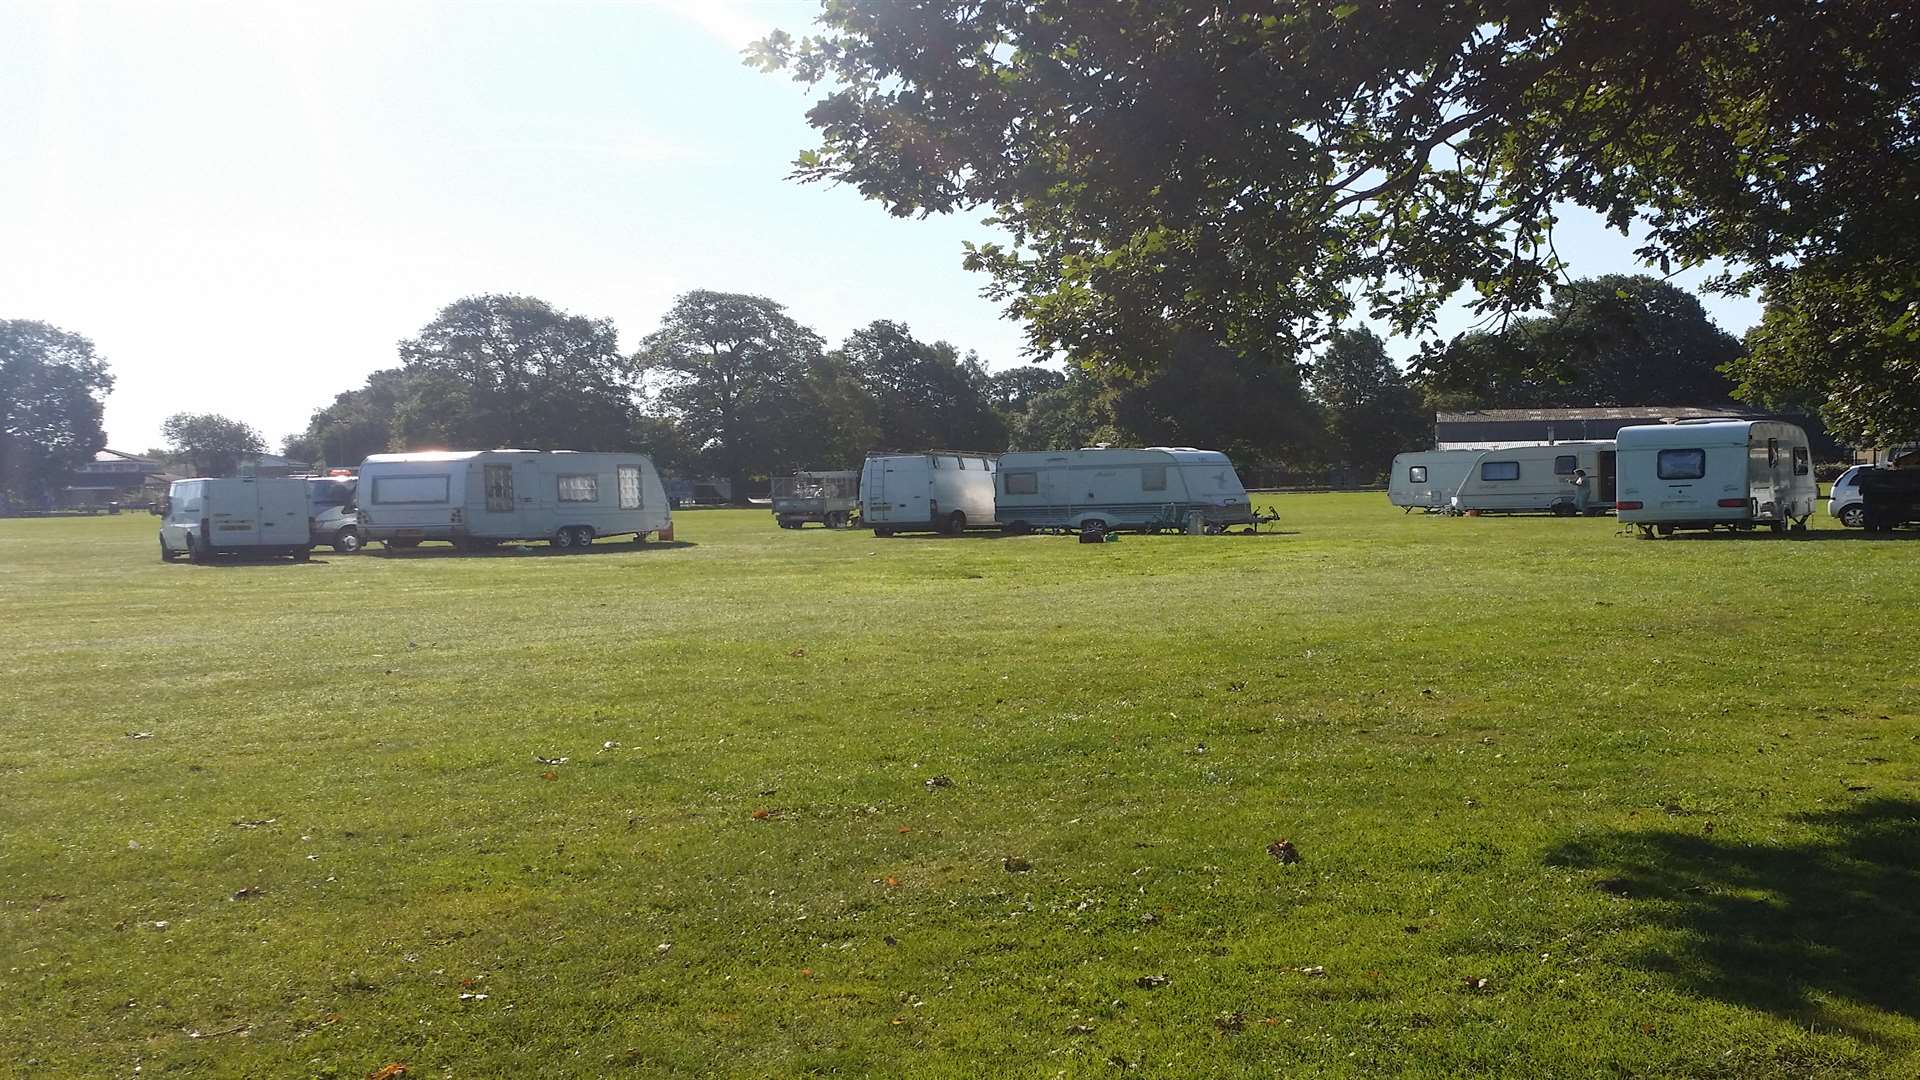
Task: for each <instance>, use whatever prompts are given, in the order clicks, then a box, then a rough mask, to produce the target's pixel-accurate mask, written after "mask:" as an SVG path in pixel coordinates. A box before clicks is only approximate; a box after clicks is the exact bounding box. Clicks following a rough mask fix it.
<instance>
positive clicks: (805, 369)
mask: <svg viewBox="0 0 1920 1080" xmlns="http://www.w3.org/2000/svg"><path fill="white" fill-rule="evenodd" d="M825 349H826V342H825V341H824V340H823V339H822V338H821V337H820V335H819V334H816V333H814V332H813V331H812V330H810V329H808V328H807V327H804V326H802V325H800V324H799V323H798V322H795V321H794V319H793V317H792V316H790V315H788V314H787V313H786V309H785V308H784V307H782V306H781V305H780V304H777V303H775V302H774V301H772V300H769V299H767V298H766V297H764V296H749V295H745V294H742V293H721V292H712V291H708V290H704V289H701V290H695V291H693V292H689V293H686V294H684V295H682V296H681V297H680V298H679V299H678V300H676V301H675V302H674V305H673V308H672V310H670V311H668V312H667V315H666V317H665V318H664V319H662V320H661V325H660V329H658V330H656V331H654V332H653V333H652V334H649V335H648V336H647V338H646V340H645V341H643V342H642V343H641V346H640V351H639V353H638V354H637V356H636V360H637V362H638V363H639V365H640V367H641V368H642V369H643V370H644V371H645V372H646V375H647V378H648V379H649V380H650V382H651V383H652V384H653V389H654V396H655V401H656V405H657V406H658V407H659V408H660V409H662V410H663V411H664V412H665V413H666V414H667V415H669V416H671V417H673V418H674V419H675V420H676V421H678V422H679V423H680V424H682V425H683V426H684V427H686V428H687V429H689V430H692V431H696V432H701V433H703V434H704V437H705V439H706V441H707V443H708V444H709V446H708V449H709V450H710V454H711V459H712V461H713V462H714V463H715V465H716V466H717V467H718V469H719V471H720V472H721V473H722V474H723V475H725V476H726V478H727V479H728V480H729V481H731V482H732V484H733V490H734V492H735V493H736V495H743V494H744V493H745V492H746V490H747V482H748V479H749V478H750V477H751V475H752V474H754V473H755V472H759V473H761V474H763V475H764V474H765V473H766V472H768V471H769V470H771V469H772V468H774V467H776V466H777V465H792V464H794V462H791V461H782V460H781V459H782V458H786V457H790V456H792V454H793V444H794V442H795V440H794V438H793V436H794V434H795V432H796V427H797V426H798V425H800V424H803V423H805V418H804V416H803V414H802V410H801V403H802V401H803V394H804V389H805V386H806V383H807V378H808V375H809V374H810V373H811V372H813V371H814V370H815V369H816V368H818V367H819V366H820V364H821V362H822V359H823V355H824V352H825Z"/></svg>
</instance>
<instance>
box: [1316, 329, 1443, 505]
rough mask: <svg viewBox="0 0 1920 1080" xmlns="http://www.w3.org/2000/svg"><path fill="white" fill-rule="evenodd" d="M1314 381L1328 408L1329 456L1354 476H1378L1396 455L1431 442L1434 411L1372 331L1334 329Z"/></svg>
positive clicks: (1319, 398) (1323, 406)
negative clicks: (1422, 398)
mask: <svg viewBox="0 0 1920 1080" xmlns="http://www.w3.org/2000/svg"><path fill="white" fill-rule="evenodd" d="M1310 384H1311V386H1312V387H1313V397H1314V400H1315V401H1317V402H1318V403H1319V405H1320V407H1321V409H1322V410H1324V413H1323V415H1324V416H1325V420H1326V439H1325V447H1324V450H1325V456H1326V457H1327V458H1328V459H1330V461H1331V463H1333V464H1335V465H1339V466H1342V467H1344V468H1346V469H1348V470H1352V471H1354V472H1356V473H1357V475H1355V476H1353V477H1352V478H1353V479H1356V480H1365V481H1368V482H1371V481H1374V480H1377V479H1379V478H1380V477H1382V476H1384V475H1386V472H1387V470H1388V469H1389V468H1391V467H1392V465H1393V456H1394V455H1395V454H1397V453H1400V452H1401V451H1404V450H1420V449H1425V448H1426V447H1427V446H1429V445H1431V444H1432V441H1433V413H1432V412H1431V411H1429V410H1428V409H1427V408H1426V405H1425V404H1424V403H1423V402H1422V400H1421V397H1420V394H1419V392H1418V391H1416V390H1415V389H1414V388H1413V387H1411V386H1409V385H1408V384H1407V380H1406V379H1405V378H1404V377H1403V376H1402V375H1401V374H1400V369H1399V368H1398V367H1396V366H1394V363H1393V360H1392V359H1391V358H1390V357H1388V356H1387V345H1386V342H1384V341H1381V340H1380V337H1379V335H1377V334H1375V333H1374V332H1373V331H1371V330H1336V331H1334V332H1333V334H1332V337H1331V338H1330V340H1329V341H1328V342H1327V348H1326V350H1325V351H1324V352H1322V353H1321V354H1320V356H1319V357H1318V358H1317V359H1315V360H1314V363H1313V374H1312V377H1311V379H1310Z"/></svg>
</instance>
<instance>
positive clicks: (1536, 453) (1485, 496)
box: [1448, 441, 1615, 516]
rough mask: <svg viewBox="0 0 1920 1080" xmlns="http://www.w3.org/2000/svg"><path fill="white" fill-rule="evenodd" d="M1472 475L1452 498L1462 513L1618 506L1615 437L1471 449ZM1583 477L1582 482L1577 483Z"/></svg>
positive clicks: (1591, 510) (1566, 512)
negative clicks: (1605, 439) (1615, 477)
mask: <svg viewBox="0 0 1920 1080" xmlns="http://www.w3.org/2000/svg"><path fill="white" fill-rule="evenodd" d="M1468 452H1469V453H1472V454H1473V455H1474V459H1473V463H1472V465H1471V466H1470V467H1469V468H1468V469H1467V475H1466V477H1465V478H1464V479H1462V480H1461V481H1460V486H1459V487H1457V488H1455V489H1454V492H1453V495H1452V496H1451V497H1450V498H1449V499H1448V505H1449V506H1450V507H1451V508H1452V509H1453V510H1454V511H1456V512H1458V513H1467V512H1470V511H1477V512H1480V513H1495V514H1526V513H1540V512H1543V511H1544V512H1546V513H1552V514H1560V515H1563V516H1573V515H1578V514H1598V513H1601V512H1603V511H1605V510H1606V509H1608V508H1609V507H1611V506H1612V505H1613V498H1614V460H1615V451H1614V444H1613V443H1612V442H1611V441H1596V442H1562V443H1543V444H1540V445H1537V446H1506V447H1501V448H1500V449H1498V450H1477V451H1468ZM1576 480H1578V481H1580V483H1578V484H1576V483H1575V481H1576Z"/></svg>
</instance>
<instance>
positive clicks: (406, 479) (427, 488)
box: [373, 473, 447, 506]
mask: <svg viewBox="0 0 1920 1080" xmlns="http://www.w3.org/2000/svg"><path fill="white" fill-rule="evenodd" d="M373 501H374V503H375V504H376V505H379V506H413V505H419V504H422V503H443V502H446V501H447V477H446V474H445V473H441V474H439V475H436V476H376V477H374V478H373Z"/></svg>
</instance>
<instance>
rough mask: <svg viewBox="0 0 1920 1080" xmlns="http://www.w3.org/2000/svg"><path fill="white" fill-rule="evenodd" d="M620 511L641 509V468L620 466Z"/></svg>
mask: <svg viewBox="0 0 1920 1080" xmlns="http://www.w3.org/2000/svg"><path fill="white" fill-rule="evenodd" d="M620 509H622V510H638V509H640V466H638V465H622V466H620Z"/></svg>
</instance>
